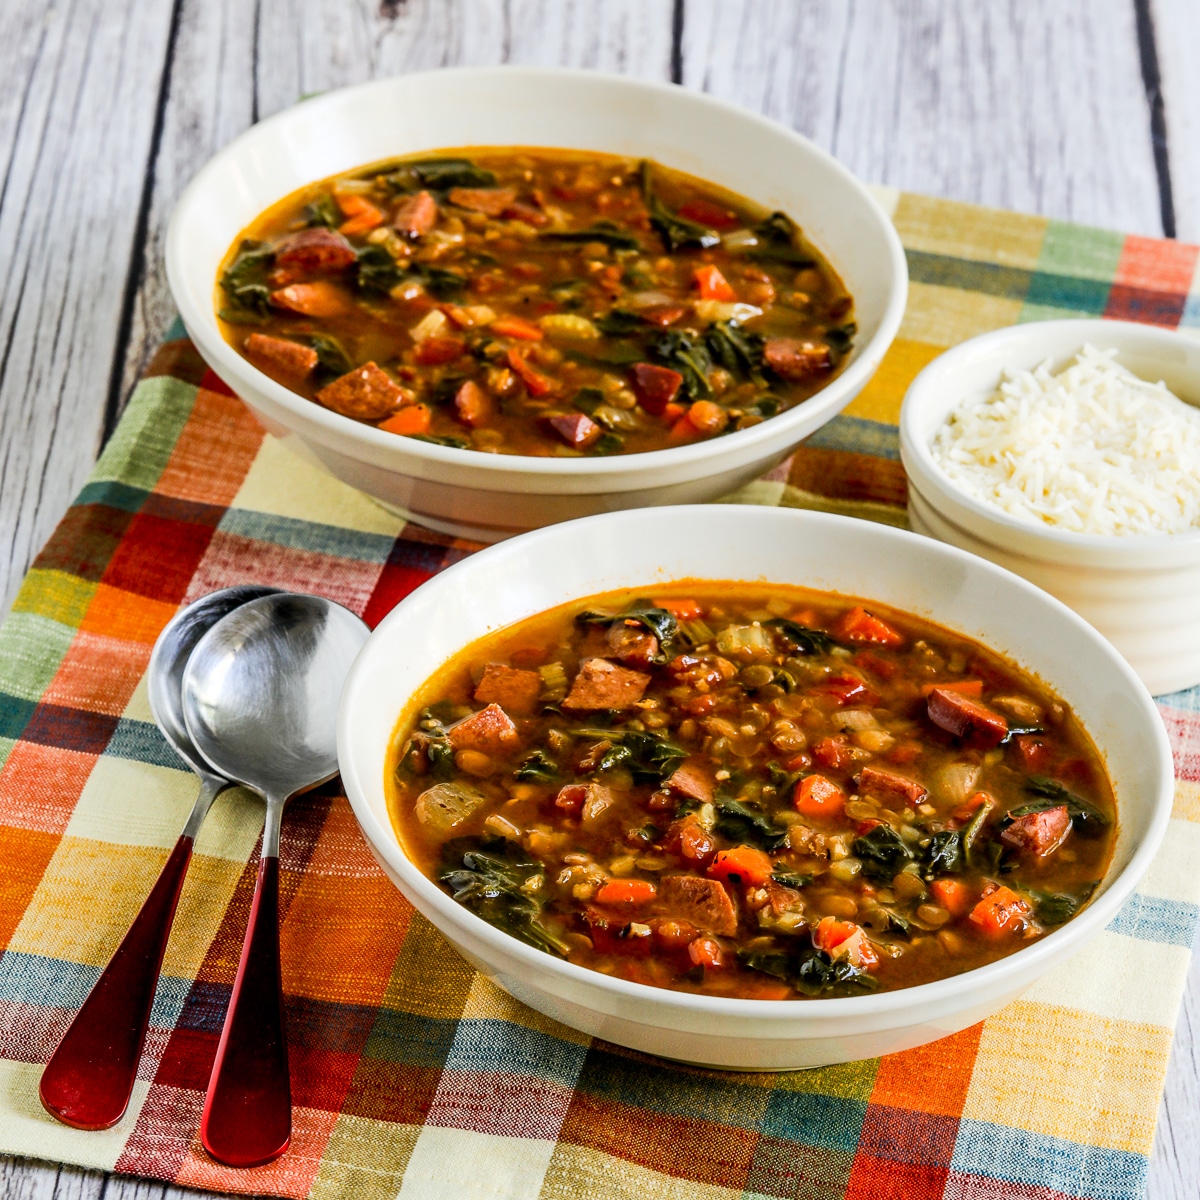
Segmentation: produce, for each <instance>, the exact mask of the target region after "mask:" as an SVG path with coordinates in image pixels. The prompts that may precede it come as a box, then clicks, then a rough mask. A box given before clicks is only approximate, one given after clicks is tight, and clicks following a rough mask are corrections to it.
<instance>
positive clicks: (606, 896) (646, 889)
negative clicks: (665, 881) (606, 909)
mask: <svg viewBox="0 0 1200 1200" xmlns="http://www.w3.org/2000/svg"><path fill="white" fill-rule="evenodd" d="M657 895H658V888H656V887H655V886H654V884H652V883H651V882H650V881H649V880H648V879H610V880H609V881H608V882H607V883H605V884H604V886H603V887H602V888H601V889H600V890H599V891H598V892H597V893H596V895H595V901H596V903H597V904H609V905H635V904H649V903H650V901H651V900H653V899H654V897H655V896H657Z"/></svg>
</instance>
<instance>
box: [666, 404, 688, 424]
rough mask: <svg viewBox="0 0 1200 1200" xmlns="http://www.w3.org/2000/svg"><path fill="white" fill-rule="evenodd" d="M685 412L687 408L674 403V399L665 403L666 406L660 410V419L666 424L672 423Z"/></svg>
mask: <svg viewBox="0 0 1200 1200" xmlns="http://www.w3.org/2000/svg"><path fill="white" fill-rule="evenodd" d="M686 412H687V409H686V408H685V407H684V406H683V405H682V404H676V403H675V402H674V401H672V402H671V403H670V404H668V405H667V407H666V408H664V409H663V410H662V419H663V420H664V421H666V422H667V424H668V425H674V424H675V422H676V421H678V420H679V418H680V417H682V416H683V414H684V413H686Z"/></svg>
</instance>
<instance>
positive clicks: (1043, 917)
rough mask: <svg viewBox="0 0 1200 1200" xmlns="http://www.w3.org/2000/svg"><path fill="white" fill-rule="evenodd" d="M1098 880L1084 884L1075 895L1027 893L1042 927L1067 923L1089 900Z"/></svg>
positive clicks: (1064, 893) (1065, 893)
mask: <svg viewBox="0 0 1200 1200" xmlns="http://www.w3.org/2000/svg"><path fill="white" fill-rule="evenodd" d="M1098 883H1099V880H1096V879H1094V880H1092V881H1091V882H1090V883H1085V884H1083V885H1082V887H1081V888H1080V889H1079V891H1077V892H1075V893H1068V892H1035V891H1033V890H1032V889H1030V890H1029V891H1028V893H1027V894H1028V895H1029V897H1030V899H1031V900H1032V901H1033V907H1034V910H1035V911H1036V912H1037V918H1038V920H1039V921H1041V923H1042V924H1043V925H1062V924H1063V923H1064V922H1066V921H1069V920H1070V919H1071V918H1072V917H1073V916H1074V915H1075V914H1076V913H1077V912H1078V911H1079V910H1080V908H1082V907H1083V905H1084V904H1086V903H1087V902H1088V900H1090V899H1091V896H1092V893H1093V892H1094V891H1095V890H1096V885H1097V884H1098Z"/></svg>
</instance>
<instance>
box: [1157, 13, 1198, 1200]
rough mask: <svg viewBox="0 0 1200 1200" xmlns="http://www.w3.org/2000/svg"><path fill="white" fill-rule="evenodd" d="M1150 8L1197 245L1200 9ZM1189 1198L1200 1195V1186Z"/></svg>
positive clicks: (1187, 232) (1179, 219)
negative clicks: (1197, 65) (1197, 68)
mask: <svg viewBox="0 0 1200 1200" xmlns="http://www.w3.org/2000/svg"><path fill="white" fill-rule="evenodd" d="M1149 8H1150V16H1151V22H1152V25H1153V29H1154V42H1155V46H1156V49H1157V52H1158V66H1159V72H1160V74H1161V77H1162V93H1163V101H1164V106H1165V108H1166V118H1167V155H1168V159H1169V161H1170V165H1171V188H1172V192H1173V194H1174V199H1175V230H1176V236H1177V237H1178V238H1179V239H1180V240H1181V241H1185V242H1200V72H1197V70H1196V54H1197V51H1198V50H1200V5H1198V4H1197V3H1196V0H1150V5H1149ZM1193 1194H1197V1195H1200V1187H1198V1188H1197V1189H1196V1192H1195V1193H1193Z"/></svg>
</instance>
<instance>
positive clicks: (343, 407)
mask: <svg viewBox="0 0 1200 1200" xmlns="http://www.w3.org/2000/svg"><path fill="white" fill-rule="evenodd" d="M403 398H404V393H403V392H402V391H401V389H400V388H399V386H398V385H397V384H396V383H395V381H394V380H393V379H392V377H391V376H390V375H389V374H388V373H387V372H386V371H384V370H383V369H382V368H380V367H379V366H377V365H376V364H375V363H373V362H369V363H363V365H362V366H361V367H355V368H354V370H353V371H347V372H346V374H345V375H343V376H341V377H340V378H339V379H335V380H334V381H333V382H332V383H331V384H329V385H328V386H327V387H323V388H322V389H321V390H320V391H319V392H318V393H317V399H318V400H319V401H320V402H321V403H322V404H323V405H325V407H326V408H331V409H333V411H334V412H338V413H341V414H342V416H344V417H354V418H355V419H356V420H359V421H378V420H379V419H380V418H381V417H386V416H389V415H390V414H391V413H393V412H395V411H396V409H397V408H399V407H400V401H401V400H403Z"/></svg>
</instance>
